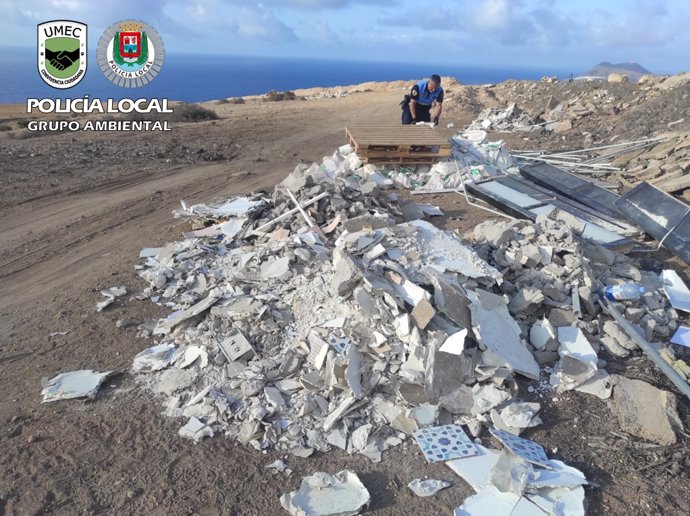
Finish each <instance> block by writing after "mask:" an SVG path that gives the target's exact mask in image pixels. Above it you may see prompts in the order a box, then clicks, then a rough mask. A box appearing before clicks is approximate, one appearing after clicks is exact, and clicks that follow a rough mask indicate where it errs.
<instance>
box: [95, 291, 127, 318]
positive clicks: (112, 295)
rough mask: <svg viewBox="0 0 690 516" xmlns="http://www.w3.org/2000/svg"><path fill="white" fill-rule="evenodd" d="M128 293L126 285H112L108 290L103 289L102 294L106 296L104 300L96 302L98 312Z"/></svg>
mask: <svg viewBox="0 0 690 516" xmlns="http://www.w3.org/2000/svg"><path fill="white" fill-rule="evenodd" d="M126 293H127V289H126V288H125V287H111V288H109V289H107V290H101V294H102V295H104V296H105V299H104V300H103V301H100V302H98V303H96V310H97V311H98V312H100V311H102V310H103V309H104V308H105V307H107V306H109V305H110V304H111V303H112V302H113V301H115V299H116V298H118V297H120V296H124V295H125V294H126Z"/></svg>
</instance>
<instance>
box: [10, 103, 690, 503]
mask: <svg viewBox="0 0 690 516" xmlns="http://www.w3.org/2000/svg"><path fill="white" fill-rule="evenodd" d="M400 96H401V94H400V92H372V93H358V94H355V95H351V96H348V97H344V98H339V99H324V100H314V101H292V102H277V103H254V102H248V103H247V104H244V105H228V104H223V105H217V106H214V109H216V110H217V111H218V113H219V114H220V116H221V120H218V121H213V122H199V123H194V124H181V125H176V126H174V128H173V132H172V133H169V134H165V135H150V136H145V137H143V138H144V141H143V142H139V143H138V144H137V145H147V146H152V147H156V146H163V147H165V146H166V145H168V146H169V145H170V141H171V139H172V138H174V139H176V140H175V141H176V142H178V143H179V144H180V145H185V146H188V147H190V148H192V149H193V148H195V146H205V147H206V148H208V146H209V145H212V146H215V147H214V148H216V149H220V150H221V151H223V153H224V156H225V158H224V159H223V160H220V161H214V162H212V163H210V164H200V163H197V162H194V160H191V162H189V163H186V162H185V159H183V158H182V157H180V159H175V160H171V161H170V162H169V163H168V162H166V160H165V159H158V160H156V159H154V158H153V157H150V158H149V157H146V155H142V156H143V157H142V159H139V160H138V159H137V157H136V155H135V154H136V153H133V152H131V151H130V150H128V149H129V148H130V147H129V146H128V144H127V142H126V141H125V136H126V135H119V136H115V137H113V136H109V137H108V138H107V139H105V138H103V137H102V136H98V135H83V134H79V135H76V136H75V135H72V134H60V135H53V136H44V137H40V138H34V139H31V140H15V139H11V138H4V139H0V148H2V150H3V152H4V154H5V155H7V152H12V153H14V154H13V156H14V157H13V158H12V159H6V160H5V161H4V162H2V174H3V180H4V181H3V184H2V187H0V188H1V189H2V191H1V192H0V194H1V195H2V199H3V203H2V205H1V207H0V222H1V223H2V224H1V226H0V228H1V229H0V336H2V338H1V339H0V385H1V386H2V392H3V395H2V396H1V397H0V424H1V428H2V432H1V433H0V449H1V450H2V453H0V514H44V513H52V514H70V515H71V514H77V513H85V514H133V513H136V514H232V515H240V514H242V515H253V514H256V515H268V514H281V513H283V511H282V509H281V507H280V504H279V501H278V498H279V496H280V495H281V494H282V493H284V492H287V491H289V490H293V489H296V488H297V487H298V485H299V483H300V481H301V478H302V477H303V476H305V475H308V474H311V473H313V472H314V471H319V470H321V471H328V472H331V473H334V472H337V471H339V470H341V469H344V468H348V469H351V470H353V471H356V472H357V473H358V474H359V475H360V476H361V478H362V480H363V482H364V483H365V485H366V486H367V487H368V488H369V490H370V492H371V495H372V505H371V508H370V511H369V513H370V514H374V515H389V514H390V515H400V514H406V515H436V514H450V513H451V512H452V510H453V508H455V507H457V506H459V505H461V504H462V502H463V500H464V499H465V498H466V497H467V496H468V495H470V494H471V493H472V490H471V489H470V488H469V486H467V485H466V484H464V483H463V482H462V481H461V480H460V479H459V478H458V477H456V476H455V475H454V474H453V473H452V472H451V471H450V469H448V468H447V467H446V466H444V465H442V464H436V465H427V464H426V462H425V460H424V459H423V458H422V455H421V453H419V451H418V449H417V447H416V445H414V444H413V443H411V442H409V441H408V444H407V445H405V446H403V447H400V448H398V449H394V450H392V451H390V452H387V453H386V454H384V460H383V462H382V463H380V464H373V463H371V462H369V461H368V460H367V459H365V458H362V457H358V456H355V457H352V456H348V455H346V454H344V453H339V452H332V453H329V454H328V455H319V454H315V456H313V457H312V458H309V459H298V458H296V457H288V458H287V462H288V463H289V465H290V467H291V468H292V469H293V470H294V473H293V475H292V476H291V477H289V478H288V477H285V476H283V475H280V474H274V472H273V471H272V470H267V469H265V466H266V465H267V464H269V463H271V462H273V461H274V460H276V459H278V458H281V457H280V455H278V454H276V453H274V452H269V453H265V454H262V453H259V452H257V451H255V450H253V449H251V448H249V447H244V446H241V445H236V444H235V443H233V442H231V441H230V440H228V439H226V438H224V437H222V436H220V437H216V438H213V439H207V440H205V441H203V442H202V443H200V444H196V445H195V444H193V443H192V442H191V441H187V440H184V439H182V438H179V437H178V436H177V429H178V428H179V426H180V423H179V422H178V421H175V420H172V419H169V418H166V417H165V416H163V415H161V412H162V410H163V409H162V407H161V406H160V403H159V402H158V401H156V400H155V399H154V398H153V396H152V395H151V394H150V393H148V392H147V391H145V390H143V389H141V388H139V387H138V386H137V385H136V384H135V383H134V381H133V379H132V377H131V376H130V375H129V373H128V370H129V368H130V366H131V361H132V357H133V356H134V355H135V354H136V353H138V352H139V351H141V350H142V349H144V348H146V347H148V346H150V345H151V343H150V341H147V340H144V339H141V338H138V337H137V336H136V334H137V330H136V325H134V326H132V327H129V328H126V329H121V328H117V327H116V326H115V322H116V321H117V320H118V319H121V318H123V317H128V318H130V319H131V320H132V321H134V322H135V323H139V322H141V321H143V320H144V319H146V318H150V317H156V316H163V315H164V314H163V313H161V312H160V308H158V307H156V306H154V305H152V304H151V303H150V302H147V301H146V302H145V301H136V300H129V299H127V300H125V301H124V302H122V303H117V304H115V305H114V306H112V307H111V308H109V309H108V310H106V311H103V312H96V311H95V304H96V302H97V301H98V300H100V298H101V296H100V294H99V292H98V291H99V289H100V288H107V287H111V286H116V285H125V286H127V289H128V291H129V292H130V293H137V292H138V291H140V290H141V289H142V288H143V287H144V285H143V282H141V281H140V280H139V279H138V277H137V276H136V275H135V273H134V265H135V263H136V262H137V257H138V253H139V250H140V249H141V248H143V247H147V246H153V247H155V246H158V245H162V244H164V243H165V242H169V241H172V240H174V239H177V238H179V237H180V233H181V231H182V229H183V226H181V225H180V224H178V223H176V222H175V221H174V220H173V218H172V215H171V211H172V210H173V209H174V208H176V207H178V206H179V200H180V199H185V200H186V201H188V202H201V201H210V200H214V199H218V198H223V197H229V196H233V195H236V194H241V193H246V192H249V191H256V190H257V189H261V188H270V187H272V186H273V185H274V184H275V183H276V182H278V181H279V180H281V179H282V178H283V177H284V176H285V175H286V174H288V173H289V172H290V171H291V170H292V169H293V168H294V166H295V165H296V164H297V163H298V162H299V161H300V160H305V161H314V160H320V159H321V157H322V156H324V155H327V154H330V153H331V152H332V150H333V149H334V148H336V147H337V146H340V145H342V144H344V143H345V138H344V130H343V129H344V127H345V126H346V125H357V124H359V125H362V124H372V125H376V124H382V125H383V124H393V125H395V124H397V123H399V116H400V111H399V109H398V107H397V102H398V101H399V99H400ZM0 116H1V117H6V118H12V117H18V116H21V110H18V109H17V108H16V107H2V108H0ZM471 118H472V116H471V114H469V113H468V114H466V116H465V117H464V118H463V117H462V116H461V117H459V118H456V119H455V120H448V119H447V120H446V121H455V122H456V127H458V126H460V125H461V124H462V123H463V122H467V121H469V120H470V119H471ZM87 140H88V141H87ZM94 145H95V146H96V148H97V149H98V151H97V152H96V151H94ZM75 147H78V148H79V149H80V152H81V153H82V154H84V156H85V158H84V160H83V163H82V162H79V163H77V162H75V163H74V164H70V166H69V167H67V166H65V167H60V166H59V162H60V160H62V159H63V158H62V157H61V156H62V155H58V157H57V158H55V156H54V155H53V156H48V155H42V154H41V149H53V151H55V152H65V153H67V152H68V151H67V149H70V148H71V149H73V148H75ZM110 147H117V148H118V149H119V150H118V152H121V153H122V159H121V160H118V159H114V158H113V156H112V154H109V153H108V152H106V150H107V149H108V148H110ZM135 147H136V146H135ZM136 148H138V147H136ZM53 151H51V152H53ZM51 159H57V160H58V163H57V164H55V165H51V167H52V168H51V170H48V167H47V166H46V165H45V163H46V162H48V161H49V160H51ZM64 159H65V160H67V159H68V158H64ZM70 163H71V162H70ZM46 174H49V175H50V177H48V176H47V175H46ZM426 200H430V201H431V202H434V203H437V204H439V205H441V206H442V207H443V208H444V209H445V210H446V211H447V217H445V218H444V220H442V221H441V222H440V224H441V225H443V226H446V227H451V228H459V229H461V230H471V229H472V228H473V227H474V226H475V225H476V224H477V222H478V221H480V220H484V219H485V218H486V217H487V214H486V213H485V212H482V211H479V210H476V209H474V208H471V207H469V206H467V205H465V203H464V201H462V200H461V199H460V198H459V197H457V196H454V195H451V196H448V195H446V196H428V197H427V198H426ZM54 332H67V334H66V335H62V336H60V335H55V336H50V334H51V333H54ZM631 367H632V372H633V376H636V377H639V378H643V379H648V380H654V381H655V382H656V383H657V384H659V383H660V382H661V381H662V380H660V379H659V377H658V374H657V373H656V372H655V371H654V370H653V368H651V367H650V366H649V365H648V363H647V362H645V361H642V362H641V363H640V362H639V361H638V363H635V364H632V366H631ZM81 368H89V369H90V368H93V369H96V370H101V371H103V370H112V371H117V372H118V374H116V375H115V376H113V377H112V378H111V379H110V380H109V381H108V382H107V383H106V385H105V387H104V388H103V389H102V390H101V392H100V393H99V395H98V397H97V398H96V399H95V400H94V401H90V402H82V401H67V402H58V403H52V404H45V405H42V404H41V403H40V401H41V398H40V390H41V381H42V379H43V378H50V377H52V376H54V375H55V374H57V373H59V372H62V371H69V370H74V369H81ZM626 371H628V372H629V371H630V368H629V367H628V366H621V367H620V368H619V369H618V370H617V372H626ZM521 394H523V393H521ZM524 394H525V396H524V397H525V398H528V395H526V393H524ZM542 401H543V400H542ZM681 410H682V416H683V419H684V421H686V422H687V408H686V407H685V406H682V407H681ZM543 413H544V419H545V425H543V427H540V428H539V429H536V430H534V431H532V432H531V433H529V434H528V436H531V437H533V438H535V439H536V440H538V441H539V442H542V443H543V444H545V446H547V447H548V448H549V449H551V450H553V449H555V448H558V450H557V451H556V452H551V455H552V456H555V457H557V458H560V459H562V460H565V461H567V462H569V463H571V464H572V465H574V466H577V467H580V468H582V469H583V470H584V471H585V472H586V473H587V475H588V477H589V478H591V479H592V481H594V482H596V483H597V484H599V487H594V488H588V489H587V498H588V500H589V503H590V513H591V514H624V513H627V514H687V513H688V512H690V503H689V502H688V492H690V490H688V487H690V485H689V483H688V480H687V477H686V476H685V475H684V473H682V470H681V474H678V475H672V474H670V473H665V472H664V473H663V474H662V475H661V476H659V475H657V473H658V470H655V469H654V468H646V469H645V470H644V473H640V472H637V471H636V468H638V467H641V466H644V465H645V464H648V463H652V462H654V460H656V459H655V456H653V455H650V454H653V453H657V452H659V453H662V458H663V457H665V456H666V455H663V454H669V456H670V454H672V453H677V452H681V453H682V456H681V459H684V453H685V446H684V444H683V443H680V444H679V445H677V446H676V447H675V448H672V449H670V450H663V451H659V450H651V451H649V450H647V449H645V450H642V451H640V450H639V449H637V448H635V447H634V446H633V445H634V442H631V443H628V444H629V446H628V444H626V443H625V442H623V443H622V444H621V443H620V442H619V441H620V439H616V440H614V441H612V440H611V435H610V432H611V431H612V430H615V422H612V421H611V415H610V412H608V409H607V407H606V404H605V403H604V402H601V401H599V400H598V399H594V400H593V399H592V398H586V397H585V396H584V395H579V396H576V395H574V394H568V395H566V396H562V397H561V399H560V400H558V403H555V402H554V403H552V404H549V403H548V400H547V403H546V406H545V407H544V409H543ZM592 442H597V443H601V444H600V445H599V447H598V448H597V447H592V446H589V444H590V443H592ZM631 450H632V451H631ZM615 461H621V462H624V464H623V465H622V466H621V465H617V464H613V463H612V462H615ZM629 461H640V462H639V463H633V464H627V462H629ZM681 462H683V461H682V460H681ZM614 470H615V471H616V472H615V473H613V472H614ZM676 473H677V472H676ZM424 476H428V477H431V478H439V479H446V480H451V481H453V482H454V483H455V485H454V486H453V487H452V488H450V489H446V490H444V491H442V492H440V493H439V494H438V495H436V496H435V497H432V498H424V499H422V498H416V497H415V496H414V495H413V494H412V493H411V491H409V489H407V487H406V484H407V483H408V482H409V481H410V480H412V479H414V478H421V477H424Z"/></svg>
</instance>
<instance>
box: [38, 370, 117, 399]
mask: <svg viewBox="0 0 690 516" xmlns="http://www.w3.org/2000/svg"><path fill="white" fill-rule="evenodd" d="M111 374H112V371H106V372H104V373H97V372H95V371H92V370H90V369H80V370H78V371H70V372H69V373H60V374H59V375H57V376H55V377H54V378H51V379H50V380H48V382H47V383H46V384H45V386H44V387H43V390H42V391H41V395H42V396H43V401H42V403H49V402H51V401H59V400H69V399H73V398H95V397H96V393H97V392H98V389H99V387H100V386H101V384H102V383H103V382H104V381H105V379H106V378H107V377H108V376H110V375H111Z"/></svg>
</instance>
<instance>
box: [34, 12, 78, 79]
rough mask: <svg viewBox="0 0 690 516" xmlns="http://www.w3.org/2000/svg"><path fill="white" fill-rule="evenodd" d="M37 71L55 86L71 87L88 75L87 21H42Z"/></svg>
mask: <svg viewBox="0 0 690 516" xmlns="http://www.w3.org/2000/svg"><path fill="white" fill-rule="evenodd" d="M37 31H38V49H37V58H38V74H39V75H40V76H41V79H43V81H44V82H45V83H46V84H48V85H49V86H52V87H53V88H59V89H66V88H72V87H73V86H76V85H77V84H79V83H80V82H81V80H82V79H83V78H84V76H85V75H86V60H87V55H86V52H87V49H86V41H87V39H86V24H84V23H80V22H76V21H71V20H53V21H49V22H44V23H39V24H38V27H37Z"/></svg>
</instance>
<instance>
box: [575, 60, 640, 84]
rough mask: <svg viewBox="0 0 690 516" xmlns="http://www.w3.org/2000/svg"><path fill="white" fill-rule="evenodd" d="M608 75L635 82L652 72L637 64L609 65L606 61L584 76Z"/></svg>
mask: <svg viewBox="0 0 690 516" xmlns="http://www.w3.org/2000/svg"><path fill="white" fill-rule="evenodd" d="M610 73H620V74H623V75H627V76H628V77H629V79H630V80H631V81H637V80H638V79H639V78H640V77H642V76H643V75H652V72H650V71H649V70H647V69H646V68H644V67H642V66H640V65H639V64H637V63H617V64H611V63H608V62H606V61H604V62H603V63H599V64H598V65H596V66H595V67H594V68H592V69H591V70H590V71H588V72H587V73H586V74H585V75H588V76H594V77H608V76H609V74H610Z"/></svg>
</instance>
